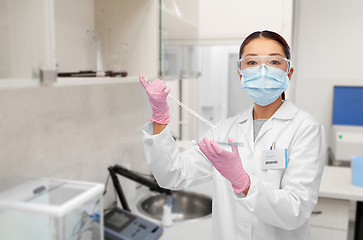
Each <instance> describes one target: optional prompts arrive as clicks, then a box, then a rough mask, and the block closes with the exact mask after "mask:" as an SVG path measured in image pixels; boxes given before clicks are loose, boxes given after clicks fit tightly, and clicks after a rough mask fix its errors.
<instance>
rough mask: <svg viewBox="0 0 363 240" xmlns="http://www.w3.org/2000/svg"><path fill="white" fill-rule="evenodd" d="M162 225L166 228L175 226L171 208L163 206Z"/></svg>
mask: <svg viewBox="0 0 363 240" xmlns="http://www.w3.org/2000/svg"><path fill="white" fill-rule="evenodd" d="M161 225H163V226H164V227H170V226H171V225H173V217H172V215H171V206H168V205H167V204H165V205H164V206H163V216H162V218H161Z"/></svg>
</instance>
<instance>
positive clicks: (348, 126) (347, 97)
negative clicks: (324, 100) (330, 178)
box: [329, 86, 363, 164]
mask: <svg viewBox="0 0 363 240" xmlns="http://www.w3.org/2000/svg"><path fill="white" fill-rule="evenodd" d="M362 102H363V87H354V86H334V100H333V126H332V129H331V147H330V148H329V154H330V160H331V161H332V162H333V164H344V163H350V160H351V158H350V157H351V156H363V114H362V112H363V105H362Z"/></svg>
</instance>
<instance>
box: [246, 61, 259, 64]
mask: <svg viewBox="0 0 363 240" xmlns="http://www.w3.org/2000/svg"><path fill="white" fill-rule="evenodd" d="M256 64H257V62H256V61H248V62H247V65H256Z"/></svg>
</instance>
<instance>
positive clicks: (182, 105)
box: [145, 78, 219, 130]
mask: <svg viewBox="0 0 363 240" xmlns="http://www.w3.org/2000/svg"><path fill="white" fill-rule="evenodd" d="M145 81H146V82H147V83H148V84H150V83H151V81H149V80H147V79H146V78H145ZM168 97H169V98H170V99H171V100H173V101H174V102H176V103H177V104H178V105H179V106H181V107H182V108H184V109H185V110H187V111H188V112H190V113H191V114H193V115H194V116H196V117H197V118H199V119H200V120H202V121H203V122H204V123H206V124H208V125H209V126H211V127H213V128H215V129H217V130H219V129H218V128H217V127H216V126H214V125H213V124H212V123H211V122H209V121H208V120H207V119H205V118H204V117H202V116H200V115H199V114H198V113H196V112H194V111H193V110H192V109H190V108H189V107H188V106H187V105H185V104H184V103H182V102H180V101H179V100H177V99H176V98H174V97H173V96H171V95H170V94H168Z"/></svg>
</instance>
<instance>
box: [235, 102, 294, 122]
mask: <svg viewBox="0 0 363 240" xmlns="http://www.w3.org/2000/svg"><path fill="white" fill-rule="evenodd" d="M297 111H298V108H297V107H296V106H295V104H293V103H292V102H291V100H289V99H287V100H285V101H284V102H283V104H282V105H281V107H280V108H279V109H277V111H276V112H275V113H274V114H273V115H272V116H271V118H276V119H284V120H289V119H292V118H293V117H294V116H295V115H296V113H297ZM252 113H253V106H251V107H250V108H249V109H248V110H247V111H245V112H244V113H242V115H241V116H240V117H239V119H238V122H239V123H244V122H246V121H247V120H248V119H251V120H252V119H253V118H252Z"/></svg>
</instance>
